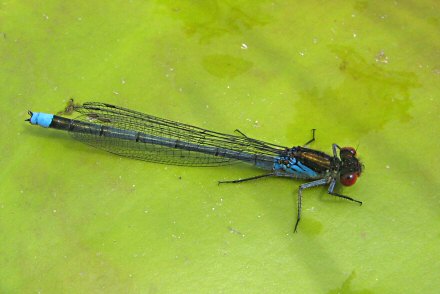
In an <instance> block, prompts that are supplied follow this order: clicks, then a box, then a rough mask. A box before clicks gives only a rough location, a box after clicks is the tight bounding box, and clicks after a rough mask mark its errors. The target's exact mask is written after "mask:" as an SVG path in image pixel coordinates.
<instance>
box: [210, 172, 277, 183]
mask: <svg viewBox="0 0 440 294" xmlns="http://www.w3.org/2000/svg"><path fill="white" fill-rule="evenodd" d="M273 176H275V174H274V173H270V174H264V175H258V176H254V177H250V178H244V179H238V180H232V181H218V184H219V185H220V184H236V183H241V182H247V181H251V180H256V179H261V178H267V177H273Z"/></svg>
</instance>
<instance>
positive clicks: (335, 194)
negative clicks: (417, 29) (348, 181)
mask: <svg viewBox="0 0 440 294" xmlns="http://www.w3.org/2000/svg"><path fill="white" fill-rule="evenodd" d="M335 185H336V179H333V180H332V181H331V183H330V186H329V187H328V191H327V193H328V194H330V195H333V196H336V197H339V198H343V199H347V200H350V201H353V202H356V203H359V204H360V205H362V201H359V200H356V199H353V198H351V197H348V196H345V195H342V194H339V193H336V192H333V190H334V189H335Z"/></svg>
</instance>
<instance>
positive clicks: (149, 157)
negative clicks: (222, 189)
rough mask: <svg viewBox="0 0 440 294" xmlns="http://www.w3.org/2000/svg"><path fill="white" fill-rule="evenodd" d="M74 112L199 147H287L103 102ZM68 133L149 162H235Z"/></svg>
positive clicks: (272, 151) (263, 150)
mask: <svg viewBox="0 0 440 294" xmlns="http://www.w3.org/2000/svg"><path fill="white" fill-rule="evenodd" d="M75 111H77V112H79V113H81V114H82V115H81V116H79V117H78V118H76V119H77V120H80V121H84V122H88V123H90V122H93V123H96V124H101V125H105V126H111V127H115V128H119V129H124V130H132V131H136V132H141V133H144V134H149V135H153V136H157V137H163V138H167V139H173V140H179V141H183V142H188V143H192V144H197V145H202V146H212V147H218V148H224V149H228V150H234V151H241V152H247V153H251V154H261V155H269V156H278V155H279V154H280V153H281V152H283V151H284V150H286V147H283V146H279V145H275V144H270V143H266V142H263V141H259V140H255V139H252V138H248V137H246V136H235V135H228V134H223V133H218V132H214V131H209V130H205V129H202V128H199V127H195V126H191V125H188V124H183V123H179V122H175V121H171V120H167V119H162V118H158V117H155V116H151V115H148V114H143V113H141V112H137V111H134V110H130V109H127V108H122V107H118V106H114V105H110V104H106V103H99V102H88V103H84V104H83V105H81V106H75ZM70 134H71V135H72V137H73V138H75V139H76V140H79V141H81V142H83V143H86V144H88V145H92V146H94V147H97V148H99V149H103V150H106V151H108V152H111V153H115V154H118V155H122V156H127V157H131V158H135V159H140V160H145V161H150V162H158V163H165V164H174V165H190V166H218V165H225V164H232V163H235V162H237V160H235V159H231V158H226V157H220V156H214V155H210V154H204V153H200V152H196V151H189V150H183V149H178V148H171V147H166V146H161V145H155V144H148V143H141V142H136V141H130V140H121V139H118V138H113V137H105V136H97V135H93V134H92V132H91V133H90V134H89V133H85V132H82V133H76V132H70Z"/></svg>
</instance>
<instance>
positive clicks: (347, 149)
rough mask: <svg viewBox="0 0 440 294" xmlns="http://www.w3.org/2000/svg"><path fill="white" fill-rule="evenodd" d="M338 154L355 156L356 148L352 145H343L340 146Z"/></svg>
mask: <svg viewBox="0 0 440 294" xmlns="http://www.w3.org/2000/svg"><path fill="white" fill-rule="evenodd" d="M340 154H341V156H356V149H354V148H353V147H343V148H341V151H340ZM342 154H343V155H342Z"/></svg>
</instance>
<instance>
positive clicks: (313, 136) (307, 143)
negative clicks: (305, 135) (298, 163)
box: [303, 129, 316, 147]
mask: <svg viewBox="0 0 440 294" xmlns="http://www.w3.org/2000/svg"><path fill="white" fill-rule="evenodd" d="M315 131H316V129H312V139H310V140H309V141H307V142H306V143H305V144H304V145H303V147H306V146H307V145H309V144H310V143H312V142H313V141H315Z"/></svg>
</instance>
